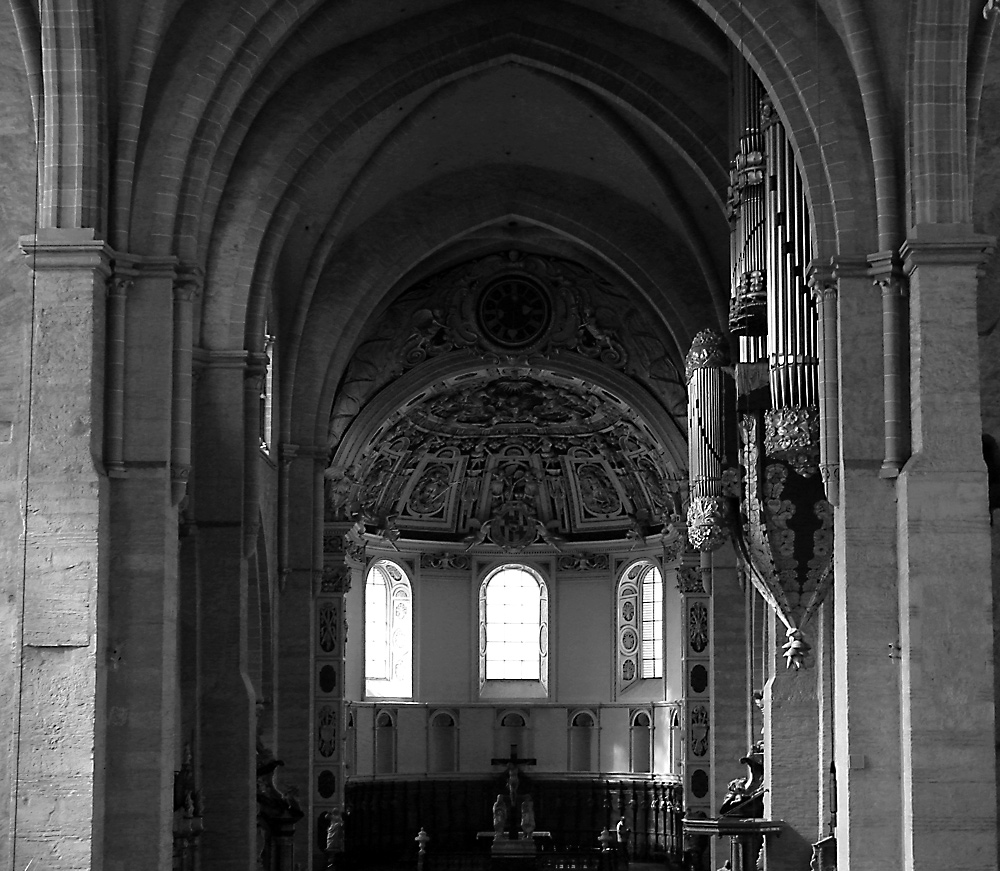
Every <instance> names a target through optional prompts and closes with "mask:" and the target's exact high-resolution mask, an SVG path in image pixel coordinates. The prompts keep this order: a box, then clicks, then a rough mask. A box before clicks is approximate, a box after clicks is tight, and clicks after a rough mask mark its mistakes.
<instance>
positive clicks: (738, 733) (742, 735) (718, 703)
mask: <svg viewBox="0 0 1000 871" xmlns="http://www.w3.org/2000/svg"><path fill="white" fill-rule="evenodd" d="M707 556H708V560H709V561H710V563H711V572H712V599H711V610H710V613H711V624H712V625H711V637H712V638H713V643H712V645H711V648H710V649H711V652H712V656H711V671H710V675H709V696H710V699H711V701H710V711H711V715H710V720H711V724H712V730H711V732H710V733H709V739H710V744H711V758H712V790H711V813H710V814H709V816H711V817H715V816H718V815H719V808H720V807H721V806H722V803H723V801H724V800H725V798H726V793H727V791H728V785H729V783H730V781H732V780H734V779H735V778H739V779H741V780H742V779H743V778H745V777H746V775H747V768H746V766H745V765H743V764H742V763H741V762H740V759H741V758H742V757H743V756H745V755H746V754H747V753H748V752H749V750H750V747H749V746H748V745H747V743H746V737H747V731H748V725H747V720H748V717H749V713H750V711H749V706H750V704H751V700H750V676H749V674H748V673H747V650H746V635H747V625H746V624H747V621H746V590H745V587H744V583H743V581H742V579H741V578H740V575H739V571H738V569H737V567H736V554H735V552H734V551H733V548H732V545H729V544H726V545H724V546H723V547H721V548H719V549H718V550H715V551H712V552H711V553H710V554H708V555H707ZM712 848H713V851H714V853H715V854H714V855H713V857H712V866H711V867H712V868H719V867H721V866H722V864H723V862H724V861H725V859H727V858H728V857H729V843H728V841H727V840H723V839H719V838H713V839H712Z"/></svg>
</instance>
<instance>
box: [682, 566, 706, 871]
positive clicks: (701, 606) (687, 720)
mask: <svg viewBox="0 0 1000 871" xmlns="http://www.w3.org/2000/svg"><path fill="white" fill-rule="evenodd" d="M704 557H705V560H706V565H705V568H704V571H703V569H702V566H701V565H700V561H701V555H699V554H697V553H694V552H688V553H686V554H685V555H684V561H683V564H682V565H681V567H680V568H678V570H677V589H678V591H679V592H680V595H681V625H682V626H683V633H684V634H683V644H682V648H681V650H682V653H681V667H682V669H683V675H684V705H683V709H682V712H681V717H682V723H683V728H682V730H681V734H682V735H683V736H684V753H683V755H682V757H681V777H682V778H683V784H684V813H685V816H686V817H687V818H689V819H707V818H708V817H711V816H712V815H713V811H714V810H715V808H714V807H713V806H712V799H713V790H712V767H713V766H712V742H711V740H710V737H711V735H712V721H711V714H712V707H711V703H710V699H711V695H712V693H713V692H714V686H713V684H712V672H711V668H712V641H713V636H712V633H711V629H712V621H711V607H712V600H711V597H710V596H709V595H708V592H707V591H706V580H705V577H704V575H706V574H709V573H710V569H709V567H708V565H707V560H708V558H709V555H708V554H705V555H704ZM707 586H708V587H711V581H710V580H709V581H708V582H707ZM700 838H701V836H693V841H692V843H685V849H689V850H695V851H696V852H697V853H699V854H702V853H704V852H705V847H709V850H712V849H714V846H710V845H708V844H705V843H704V842H701V843H699V842H698V841H699V839H700ZM706 861H711V860H710V859H707V858H706V859H705V860H703V862H702V867H706V864H705V863H706ZM713 867H714V866H713Z"/></svg>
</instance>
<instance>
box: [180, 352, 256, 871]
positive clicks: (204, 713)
mask: <svg viewBox="0 0 1000 871" xmlns="http://www.w3.org/2000/svg"><path fill="white" fill-rule="evenodd" d="M246 357H247V355H246V352H245V351H213V352H210V353H208V354H207V355H205V356H204V358H203V370H202V375H201V377H200V378H199V381H198V391H197V408H196V415H195V445H194V450H195V454H194V474H195V477H194V481H193V487H194V494H195V495H196V499H197V501H196V503H195V505H194V513H195V517H196V521H197V526H198V564H199V569H200V571H201V579H200V583H199V585H198V589H199V592H200V595H201V600H200V602H199V610H200V628H201V638H200V645H199V646H200V666H201V675H200V681H199V684H200V686H199V690H200V698H199V708H200V714H201V727H200V734H201V747H200V752H199V753H198V756H199V758H200V760H201V789H202V793H203V795H204V805H205V809H204V834H203V835H202V836H201V863H202V867H203V868H211V869H213V871H216V869H218V871H246V869H247V868H253V867H255V863H256V854H257V831H256V818H257V799H256V777H255V772H256V752H255V738H254V734H255V732H254V727H255V721H256V716H255V701H256V698H255V692H254V689H253V685H252V683H251V682H250V678H249V674H248V672H247V563H246V558H245V554H244V550H243V546H244V541H243V484H244V480H243V464H244V439H245V438H253V439H256V438H257V433H256V431H254V432H251V433H246V432H245V431H244V429H245V427H244V414H243V402H244V384H243V380H244V375H245V372H246Z"/></svg>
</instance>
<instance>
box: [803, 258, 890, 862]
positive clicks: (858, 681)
mask: <svg viewBox="0 0 1000 871" xmlns="http://www.w3.org/2000/svg"><path fill="white" fill-rule="evenodd" d="M835 274H836V278H837V288H838V290H837V313H838V321H839V330H838V340H839V349H838V362H839V373H840V383H839V390H838V402H839V411H840V415H839V416H840V465H841V493H840V501H839V504H838V505H837V507H836V509H835V512H834V567H833V571H834V586H833V594H832V601H833V602H835V603H836V607H835V608H834V609H833V641H832V647H833V650H832V655H833V659H834V662H833V674H834V711H833V713H834V723H833V732H834V736H835V737H834V745H835V749H834V763H835V766H836V771H837V849H838V859H839V863H840V864H841V866H842V867H845V868H847V867H850V868H856V869H867V868H871V869H876V868H878V869H881V868H896V867H899V847H898V845H899V842H900V832H901V830H900V817H901V812H902V811H901V806H900V800H899V732H898V729H899V695H898V683H897V680H898V671H897V667H896V663H895V662H894V660H893V659H891V658H890V656H889V653H890V646H889V645H890V644H893V643H895V641H896V639H897V637H898V631H899V630H898V619H897V610H896V580H895V579H896V541H895V533H896V522H895V488H894V484H893V482H892V480H891V479H887V478H881V477H880V471H881V469H882V468H883V460H884V458H885V456H886V447H885V422H884V417H885V405H884V402H879V401H878V398H879V397H884V371H883V366H882V365H880V361H881V360H882V327H883V321H882V302H883V299H882V293H881V288H880V287H879V286H878V285H877V284H876V283H874V282H873V276H871V275H870V274H869V273H868V268H867V263H866V262H865V261H864V260H860V259H856V260H854V261H841V262H838V263H837V264H836V272H835ZM817 631H819V630H817ZM825 658H826V657H825V655H824V656H823V659H824V660H825ZM817 659H819V657H817ZM817 667H819V666H817ZM823 670H824V671H827V670H828V666H827V665H826V664H824V665H823Z"/></svg>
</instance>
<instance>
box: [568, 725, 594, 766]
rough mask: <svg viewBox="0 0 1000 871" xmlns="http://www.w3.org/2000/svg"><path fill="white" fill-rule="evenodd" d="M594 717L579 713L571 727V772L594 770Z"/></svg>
mask: <svg viewBox="0 0 1000 871" xmlns="http://www.w3.org/2000/svg"><path fill="white" fill-rule="evenodd" d="M594 731H595V730H594V715H593V714H591V713H590V711H579V712H578V713H576V714H574V715H573V718H572V719H571V720H570V725H569V770H570V771H593V770H594Z"/></svg>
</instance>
